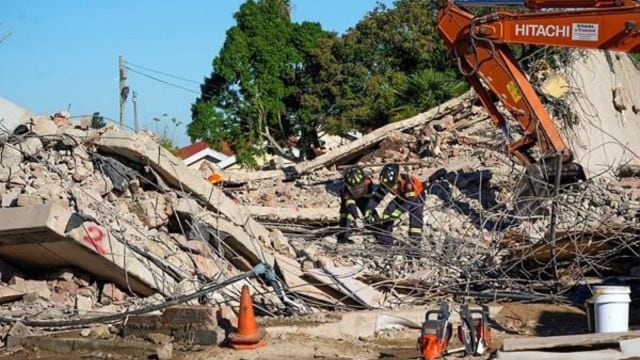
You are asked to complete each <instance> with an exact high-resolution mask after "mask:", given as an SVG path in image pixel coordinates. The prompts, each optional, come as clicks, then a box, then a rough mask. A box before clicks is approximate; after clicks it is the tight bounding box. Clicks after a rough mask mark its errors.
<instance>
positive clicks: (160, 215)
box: [129, 193, 169, 228]
mask: <svg viewBox="0 0 640 360" xmlns="http://www.w3.org/2000/svg"><path fill="white" fill-rule="evenodd" d="M151 194H153V197H152V198H149V199H145V200H142V201H138V202H136V203H131V205H130V206H129V210H130V211H131V212H132V213H134V214H135V215H137V216H138V218H139V219H140V221H142V222H143V223H144V224H145V225H146V226H147V227H149V228H157V227H159V226H162V225H165V224H166V223H167V221H168V220H169V215H168V214H167V202H166V199H165V197H164V196H161V195H159V194H154V193H151Z"/></svg>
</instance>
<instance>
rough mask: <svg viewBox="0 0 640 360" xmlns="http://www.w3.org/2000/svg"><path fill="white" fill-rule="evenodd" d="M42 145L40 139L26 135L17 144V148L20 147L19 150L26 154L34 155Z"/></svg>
mask: <svg viewBox="0 0 640 360" xmlns="http://www.w3.org/2000/svg"><path fill="white" fill-rule="evenodd" d="M42 146H43V145H42V141H40V139H38V138H37V137H28V138H26V139H25V140H24V141H23V142H21V143H19V144H18V145H17V147H18V149H20V151H22V153H24V154H25V155H26V156H35V155H36V154H37V153H38V152H39V151H40V150H42Z"/></svg>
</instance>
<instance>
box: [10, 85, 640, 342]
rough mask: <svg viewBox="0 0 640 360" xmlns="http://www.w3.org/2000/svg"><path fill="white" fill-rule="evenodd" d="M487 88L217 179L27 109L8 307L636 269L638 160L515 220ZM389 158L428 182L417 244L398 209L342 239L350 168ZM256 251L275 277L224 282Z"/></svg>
mask: <svg viewBox="0 0 640 360" xmlns="http://www.w3.org/2000/svg"><path fill="white" fill-rule="evenodd" d="M475 101H476V100H475V98H473V96H470V95H469V94H466V95H464V96H462V97H461V98H459V99H454V100H452V101H450V102H449V103H447V104H443V105H442V106H440V107H438V108H437V109H432V110H430V111H429V112H427V113H424V114H420V115H418V116H416V117H414V118H411V119H407V120H405V121H402V122H398V123H393V124H390V125H387V126H386V127H384V128H381V129H378V130H376V131H374V132H372V133H370V134H367V135H365V136H364V137H362V138H361V139H358V140H355V141H353V142H351V143H348V144H346V145H343V146H341V147H339V148H336V149H333V150H331V151H329V152H327V153H325V154H323V155H321V156H319V157H318V158H316V159H313V160H310V161H307V162H303V163H299V164H295V165H293V166H289V167H286V168H283V169H279V170H268V171H257V172H249V171H235V172H225V173H224V174H223V179H224V183H223V184H222V185H212V184H210V183H208V182H207V181H206V178H207V174H205V173H200V172H195V171H192V170H190V169H188V168H187V167H186V166H185V165H184V164H183V163H182V162H181V161H180V160H178V159H177V158H175V157H174V156H173V155H171V153H169V152H168V151H166V150H165V149H162V148H161V147H160V145H158V143H157V141H155V140H154V138H153V134H149V133H145V132H139V133H136V134H130V133H126V132H123V131H121V130H118V129H116V128H114V127H113V126H107V127H103V128H100V129H94V128H91V126H90V125H91V123H90V121H88V120H87V119H80V120H73V119H71V118H69V116H68V114H56V115H54V116H35V115H30V116H28V117H26V118H27V119H28V120H22V121H23V123H21V124H20V125H19V126H18V127H17V128H15V129H14V130H12V131H10V132H9V133H8V134H6V136H5V137H4V138H5V141H4V142H3V143H2V144H1V149H0V182H2V184H3V186H2V187H0V199H1V201H0V205H1V207H2V208H1V209H0V214H1V215H0V216H2V218H3V220H5V219H6V220H5V221H3V224H2V225H0V259H2V261H3V263H1V264H0V273H1V274H2V276H1V281H2V282H1V283H0V290H1V291H0V319H2V318H3V319H4V320H5V321H4V322H5V323H11V322H13V321H16V320H22V321H23V322H24V323H25V324H27V325H29V324H31V325H33V324H34V323H37V324H39V325H41V326H46V324H47V322H46V321H54V322H55V324H60V322H59V321H60V319H70V320H69V321H76V320H82V321H84V320H87V319H88V320H87V322H86V323H82V324H83V325H86V324H87V323H90V322H92V321H93V322H100V319H102V318H103V317H104V316H111V315H114V314H116V315H121V316H122V318H124V317H126V316H127V315H128V314H129V312H131V311H132V310H136V311H138V310H139V311H142V312H144V311H146V310H145V309H162V307H163V306H164V305H163V304H167V306H169V305H172V304H177V303H187V304H206V305H222V304H231V305H236V304H237V300H238V296H239V290H240V288H241V287H242V285H244V284H250V285H251V287H252V288H253V290H254V293H255V295H254V297H255V303H256V308H258V309H260V310H261V311H263V312H264V314H267V315H272V316H275V315H288V314H292V313H306V312H316V311H322V310H327V309H328V310H337V309H345V310H353V309H365V308H380V307H385V308H391V307H398V306H403V305H412V304H420V303H427V302H432V301H433V300H434V299H436V298H438V297H449V296H451V295H464V296H472V297H477V298H479V299H482V298H485V297H486V298H492V299H493V298H496V297H500V296H503V297H507V298H514V297H515V298H518V299H538V298H545V297H546V296H548V295H549V293H551V292H553V293H554V296H559V295H563V294H564V293H565V292H566V291H568V290H569V289H570V288H571V286H573V285H574V284H575V283H576V282H577V281H578V280H579V279H582V278H584V277H586V276H600V277H605V276H607V275H609V274H628V273H630V272H631V271H632V269H633V268H634V267H636V266H638V265H640V264H637V263H635V262H634V261H632V260H629V259H628V257H626V256H627V255H628V254H629V253H633V252H634V251H635V250H636V249H637V244H636V243H637V236H636V235H635V234H637V230H638V226H637V216H638V210H639V209H640V202H639V201H640V179H637V178H634V177H632V176H633V172H632V173H631V175H630V176H629V177H626V178H621V179H616V178H612V177H593V178H591V179H590V180H589V181H586V182H582V183H579V184H574V185H570V186H567V187H566V188H563V189H562V191H561V192H560V193H559V195H558V196H557V197H545V198H540V199H536V200H537V201H538V206H539V210H540V211H535V212H534V213H532V214H529V215H520V214H518V213H517V211H515V209H514V206H513V195H514V189H515V187H516V185H517V184H518V183H519V182H520V180H521V177H522V174H523V173H524V172H523V169H522V167H521V166H519V165H517V164H515V163H513V162H512V160H511V159H510V158H509V157H508V156H507V155H506V154H505V151H504V145H505V138H504V136H503V135H502V133H501V132H500V131H499V130H497V129H495V128H494V127H493V126H492V125H491V123H490V121H488V118H487V115H486V113H485V112H484V111H483V110H482V109H481V108H480V107H478V106H477V104H476V102H475ZM22 118H25V117H24V116H22ZM387 162H395V163H399V164H401V168H402V170H403V171H408V172H411V173H412V174H415V175H416V176H418V177H419V178H420V179H421V180H422V181H423V182H424V184H425V189H426V192H425V208H424V210H425V211H424V217H425V228H424V238H423V242H422V244H421V246H420V247H417V246H416V245H415V244H412V243H411V242H409V241H408V237H407V235H406V234H407V232H408V224H407V223H408V221H407V220H404V219H403V220H401V221H400V223H399V224H398V226H397V227H396V229H395V231H394V237H395V244H394V246H392V247H383V246H381V245H379V244H378V243H377V241H376V238H375V236H374V235H375V234H374V233H373V232H372V230H371V228H362V229H357V230H355V231H354V236H353V239H354V242H355V243H354V244H338V243H337V240H336V235H338V234H339V233H340V232H341V231H344V229H341V228H339V227H338V219H339V216H338V207H339V204H340V201H339V195H338V194H339V191H340V189H341V187H342V186H343V184H342V176H341V173H342V171H343V170H344V169H345V168H346V167H348V166H351V165H352V164H360V165H362V166H363V167H364V168H365V170H366V172H367V173H368V174H369V175H370V176H371V177H372V178H373V179H374V180H376V181H377V172H378V171H379V169H380V167H381V166H382V165H384V164H385V163H387ZM388 201H391V199H386V200H385V201H384V202H382V203H381V204H380V207H379V209H378V210H379V211H382V209H383V208H384V207H385V206H386V205H387V203H388ZM552 209H555V210H553V211H552ZM551 213H553V215H551ZM552 234H555V236H552ZM551 240H553V242H554V245H552V244H551ZM576 254H579V256H577V255H576ZM623 258H624V259H626V260H625V261H621V259H623ZM259 264H264V265H268V266H269V268H270V269H271V268H273V270H274V274H275V276H273V277H264V276H263V277H256V276H253V277H251V278H243V279H239V280H238V281H236V282H234V283H232V284H225V281H226V280H228V279H235V278H236V277H239V276H241V275H242V274H244V273H245V272H249V271H252V269H254V270H255V267H256V266H257V265H259ZM552 265H553V266H552ZM250 275H251V274H250ZM216 284H225V286H222V287H220V288H215V290H211V289H212V288H213V287H215V285H216ZM558 285H560V287H558ZM154 306H159V308H156V307H154ZM149 311H151V310H149ZM92 319H93V320H92ZM109 319H112V318H109ZM113 319H114V320H115V318H113ZM38 321H39V322H38ZM63 324H67V323H63ZM74 324H79V323H74ZM60 326H64V325H60ZM5 330H6V331H8V328H5Z"/></svg>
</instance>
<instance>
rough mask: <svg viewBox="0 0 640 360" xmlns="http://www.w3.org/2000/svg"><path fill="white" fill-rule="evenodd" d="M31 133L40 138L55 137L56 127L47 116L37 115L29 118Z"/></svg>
mask: <svg viewBox="0 0 640 360" xmlns="http://www.w3.org/2000/svg"><path fill="white" fill-rule="evenodd" d="M30 125H31V132H33V133H34V134H36V135H40V136H50V135H55V134H56V133H57V132H58V126H57V125H56V123H54V122H53V121H52V120H51V117H49V115H38V116H34V117H33V118H31V124H30Z"/></svg>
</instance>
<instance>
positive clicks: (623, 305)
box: [587, 285, 631, 333]
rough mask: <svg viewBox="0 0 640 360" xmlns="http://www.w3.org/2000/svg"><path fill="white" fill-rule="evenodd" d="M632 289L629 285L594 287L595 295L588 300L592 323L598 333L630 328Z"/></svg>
mask: <svg viewBox="0 0 640 360" xmlns="http://www.w3.org/2000/svg"><path fill="white" fill-rule="evenodd" d="M630 293H631V289H630V288H629V287H628V286H607V285H599V286H594V287H593V297H592V298H591V299H589V300H588V301H587V307H588V308H591V309H589V310H591V311H588V313H589V315H591V314H593V315H594V316H593V319H592V320H591V319H590V322H591V324H593V325H594V327H595V332H597V333H608V332H623V331H628V330H629V303H630V302H631V297H630V296H629V294H630Z"/></svg>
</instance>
